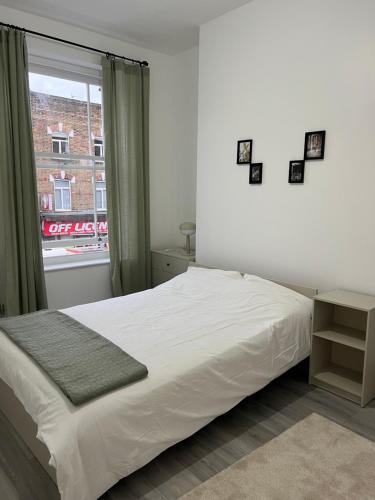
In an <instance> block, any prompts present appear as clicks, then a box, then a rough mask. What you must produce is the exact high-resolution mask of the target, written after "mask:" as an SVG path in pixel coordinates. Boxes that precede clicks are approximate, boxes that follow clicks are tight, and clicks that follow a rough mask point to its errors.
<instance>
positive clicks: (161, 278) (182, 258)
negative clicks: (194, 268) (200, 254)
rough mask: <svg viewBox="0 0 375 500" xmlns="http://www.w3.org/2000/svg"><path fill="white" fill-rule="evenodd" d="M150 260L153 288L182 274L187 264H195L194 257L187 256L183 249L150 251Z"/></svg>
mask: <svg viewBox="0 0 375 500" xmlns="http://www.w3.org/2000/svg"><path fill="white" fill-rule="evenodd" d="M151 258H152V286H153V287H154V286H157V285H161V284H162V283H165V282H166V281H168V280H170V279H172V278H174V277H175V276H177V275H178V274H181V273H184V272H185V271H186V270H187V268H188V267H189V262H195V255H194V254H193V255H187V254H186V251H185V250H184V249H183V248H166V249H164V250H151Z"/></svg>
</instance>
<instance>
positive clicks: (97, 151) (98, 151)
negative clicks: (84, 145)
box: [89, 85, 103, 156]
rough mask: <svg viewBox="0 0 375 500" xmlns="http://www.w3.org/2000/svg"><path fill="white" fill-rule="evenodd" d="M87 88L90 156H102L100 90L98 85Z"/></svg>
mask: <svg viewBox="0 0 375 500" xmlns="http://www.w3.org/2000/svg"><path fill="white" fill-rule="evenodd" d="M89 87H90V88H89V91H90V120H91V149H92V154H94V155H95V156H103V146H102V144H103V140H102V137H103V119H102V89H101V87H99V86H98V85H90V86H89ZM95 145H96V146H95Z"/></svg>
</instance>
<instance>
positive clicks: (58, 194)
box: [55, 189, 63, 210]
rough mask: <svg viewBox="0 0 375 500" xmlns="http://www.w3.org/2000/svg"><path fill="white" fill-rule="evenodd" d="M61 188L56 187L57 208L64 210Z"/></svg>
mask: <svg viewBox="0 0 375 500" xmlns="http://www.w3.org/2000/svg"><path fill="white" fill-rule="evenodd" d="M61 199H62V197H61V189H55V208H56V210H62V208H63V207H62V201H61Z"/></svg>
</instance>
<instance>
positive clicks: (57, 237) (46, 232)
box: [29, 68, 108, 262]
mask: <svg viewBox="0 0 375 500" xmlns="http://www.w3.org/2000/svg"><path fill="white" fill-rule="evenodd" d="M31 69H32V68H31ZM29 81H30V104H31V116H32V125H33V137H34V151H35V157H36V169H37V188H38V198H39V207H40V220H41V239H42V246H43V256H44V257H45V258H47V257H57V260H59V259H60V257H61V258H62V257H64V258H65V257H70V260H76V259H78V260H79V259H80V258H89V257H88V255H89V254H91V255H92V257H93V258H94V257H95V253H97V252H103V251H105V252H107V251H108V243H107V233H108V229H107V212H106V207H107V200H106V187H105V165H104V158H103V140H102V137H103V120H102V102H101V88H100V85H99V84H95V83H93V82H92V81H90V80H89V77H86V76H83V77H82V81H77V80H69V79H67V78H65V77H60V76H59V73H58V69H57V70H56V76H50V74H48V75H45V74H41V73H33V72H30V73H29ZM98 83H99V82H98ZM51 144H52V145H51ZM50 262H51V261H50Z"/></svg>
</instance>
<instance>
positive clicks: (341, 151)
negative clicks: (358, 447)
mask: <svg viewBox="0 0 375 500" xmlns="http://www.w3.org/2000/svg"><path fill="white" fill-rule="evenodd" d="M374 19H375V2H374V1H373V0H345V1H342V0H314V1H313V2H312V1H311V0H254V1H252V2H250V3H249V4H246V5H245V6H243V7H241V8H239V9H237V10H235V11H232V12H230V13H228V14H226V15H224V16H222V17H220V18H218V19H215V20H213V21H212V22H210V23H208V24H206V25H204V26H203V27H202V28H201V33H200V51H199V108H198V174H197V228H198V229H197V231H198V232H197V257H198V259H197V260H199V261H200V262H202V263H206V264H212V265H218V266H227V267H234V268H237V269H240V270H247V271H250V272H255V273H259V274H262V275H265V276H270V277H275V278H280V279H284V280H289V281H294V282H297V283H298V282H299V283H304V284H311V285H315V286H318V287H320V288H321V289H329V288H333V287H345V288H348V289H352V290H360V291H364V292H368V293H375V230H374V229H375V195H374V191H375V160H374V137H375V24H374ZM321 129H325V130H326V131H327V140H326V158H325V160H324V161H322V162H320V161H315V162H309V163H306V171H305V184H304V185H289V184H288V167H289V161H290V160H296V159H300V158H302V157H303V146H304V133H305V132H306V131H311V130H321ZM248 137H250V138H253V139H254V151H253V161H254V162H263V164H264V167H263V184H262V185H260V186H259V185H249V184H248V175H249V168H248V167H244V166H237V165H236V161H235V156H236V141H237V140H238V139H240V138H243V139H246V138H248Z"/></svg>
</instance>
